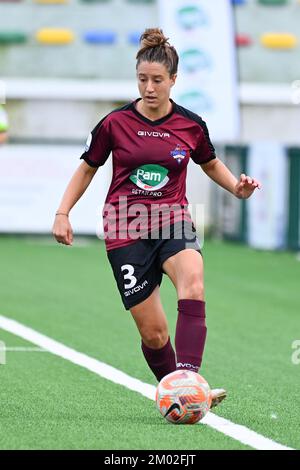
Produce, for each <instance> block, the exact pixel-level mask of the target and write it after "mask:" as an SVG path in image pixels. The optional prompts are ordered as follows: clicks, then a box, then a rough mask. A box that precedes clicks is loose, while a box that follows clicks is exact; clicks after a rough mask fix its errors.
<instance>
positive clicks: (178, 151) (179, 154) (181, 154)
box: [170, 145, 187, 163]
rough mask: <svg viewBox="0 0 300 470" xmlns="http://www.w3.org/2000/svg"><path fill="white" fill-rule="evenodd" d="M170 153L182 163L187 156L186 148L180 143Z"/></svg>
mask: <svg viewBox="0 0 300 470" xmlns="http://www.w3.org/2000/svg"><path fill="white" fill-rule="evenodd" d="M170 155H171V156H172V157H173V158H175V160H177V162H178V163H181V162H182V160H184V158H185V157H186V156H187V151H186V150H184V149H183V148H182V147H181V146H180V145H176V147H175V149H174V150H172V151H171V152H170Z"/></svg>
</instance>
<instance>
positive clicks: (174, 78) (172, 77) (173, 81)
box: [170, 73, 177, 86]
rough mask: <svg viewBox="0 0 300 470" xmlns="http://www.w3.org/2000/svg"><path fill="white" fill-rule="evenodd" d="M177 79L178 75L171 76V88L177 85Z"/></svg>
mask: <svg viewBox="0 0 300 470" xmlns="http://www.w3.org/2000/svg"><path fill="white" fill-rule="evenodd" d="M176 78H177V73H174V74H173V75H171V76H170V80H171V86H173V85H175V82H176Z"/></svg>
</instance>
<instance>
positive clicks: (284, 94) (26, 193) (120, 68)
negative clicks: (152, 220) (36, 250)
mask: <svg viewBox="0 0 300 470" xmlns="http://www.w3.org/2000/svg"><path fill="white" fill-rule="evenodd" d="M299 24H300V2H299V0H235V1H233V0H232V1H230V0H213V1H212V0H190V1H188V0H185V1H183V0H172V1H170V0H0V80H1V82H0V100H1V101H0V103H2V104H1V105H0V142H1V143H0V232H1V233H6V234H7V233H12V234H16V233H17V234H19V233H25V234H28V233H29V234H35V233H37V234H49V233H50V232H51V227H52V223H53V215H54V213H55V210H56V208H57V207H58V205H59V201H60V199H61V196H62V193H63V191H64V188H65V186H66V184H67V182H68V180H69V179H70V177H71V175H72V173H73V171H74V170H75V168H76V167H77V166H78V164H79V157H80V155H81V154H82V152H83V148H84V145H85V141H86V138H87V136H88V134H89V132H90V131H91V129H93V128H94V126H95V125H96V124H97V123H98V122H99V120H100V119H102V118H103V117H104V116H105V115H106V114H107V113H109V112H110V111H111V110H112V109H114V108H116V107H117V106H120V105H122V104H125V103H126V102H128V101H130V100H132V99H135V98H136V97H137V96H138V90H137V86H136V80H135V55H136V52H137V50H138V46H139V37H140V34H141V32H142V31H143V30H144V29H145V28H146V27H156V26H160V27H162V28H163V30H164V32H165V34H166V35H167V36H169V37H170V42H171V43H172V44H174V45H175V46H176V48H177V50H178V52H179V55H180V69H179V78H178V83H177V86H176V87H175V88H176V89H175V88H174V95H173V98H174V99H175V100H176V101H178V103H179V104H182V105H183V106H186V107H188V108H190V109H192V110H193V111H195V112H197V113H198V114H200V115H201V116H202V117H203V119H205V120H206V122H207V125H208V128H209V130H210V135H211V139H212V141H213V143H214V144H215V146H216V148H217V152H218V155H219V157H220V158H221V159H222V160H223V161H225V163H226V164H227V165H228V166H229V167H230V168H231V170H232V171H233V172H234V173H235V174H236V175H239V174H240V173H241V172H247V173H249V174H250V175H251V176H254V177H256V178H257V179H258V180H260V181H261V182H262V184H263V189H262V190H261V191H257V192H256V194H255V196H254V197H253V198H251V199H250V200H249V201H239V200H236V199H235V198H233V197H232V196H231V195H229V194H226V192H225V191H223V190H222V189H220V188H217V187H216V185H215V184H213V183H212V182H211V181H210V180H209V179H208V178H207V177H206V176H205V175H204V174H203V173H202V172H201V170H199V169H198V168H197V169H196V168H195V165H194V164H193V163H192V162H191V164H190V165H189V175H188V179H189V181H188V197H189V201H190V203H191V205H196V204H203V205H204V212H205V229H206V233H207V234H211V235H213V236H215V237H219V238H220V237H221V238H225V239H230V240H236V241H239V242H243V243H247V244H249V245H251V246H253V247H255V248H261V249H272V250H273V249H274V250H278V249H280V250H282V249H292V250H298V249H299V246H300V44H299V34H300V33H299ZM110 178H111V162H108V163H107V164H106V165H105V166H104V167H102V168H101V169H100V171H98V172H97V175H96V177H95V180H94V181H93V183H92V185H91V187H90V188H89V189H88V191H87V193H86V194H85V195H84V196H83V198H82V199H81V201H80V202H79V203H78V204H77V206H76V207H75V208H74V210H73V211H72V224H73V226H74V230H75V233H77V234H85V235H94V234H95V233H97V234H98V235H101V234H102V221H101V210H102V204H103V202H104V199H105V195H106V192H107V189H108V186H109V183H110Z"/></svg>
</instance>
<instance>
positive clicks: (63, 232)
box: [52, 214, 73, 245]
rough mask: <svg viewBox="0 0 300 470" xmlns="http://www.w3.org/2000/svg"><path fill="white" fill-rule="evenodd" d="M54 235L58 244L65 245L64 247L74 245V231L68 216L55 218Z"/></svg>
mask: <svg viewBox="0 0 300 470" xmlns="http://www.w3.org/2000/svg"><path fill="white" fill-rule="evenodd" d="M52 233H53V236H54V238H55V239H56V240H57V241H58V243H63V244H64V245H72V243H73V230H72V227H71V224H70V222H69V219H68V216H66V215H61V214H59V215H56V216H55V220H54V224H53V228H52Z"/></svg>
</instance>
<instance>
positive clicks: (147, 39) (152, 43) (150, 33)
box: [140, 28, 170, 49]
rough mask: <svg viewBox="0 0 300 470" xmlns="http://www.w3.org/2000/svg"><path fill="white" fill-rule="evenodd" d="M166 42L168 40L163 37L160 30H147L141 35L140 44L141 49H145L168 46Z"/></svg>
mask: <svg viewBox="0 0 300 470" xmlns="http://www.w3.org/2000/svg"><path fill="white" fill-rule="evenodd" d="M168 40H169V38H166V37H165V35H164V33H163V31H162V29H159V28H148V29H146V30H145V31H144V32H143V34H142V35H141V38H140V43H141V48H143V49H146V48H148V47H157V46H164V45H168V46H169V45H170V44H169V43H168Z"/></svg>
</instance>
